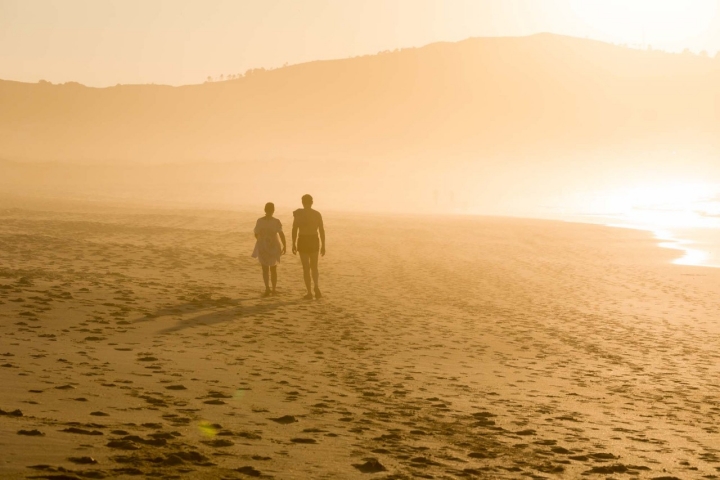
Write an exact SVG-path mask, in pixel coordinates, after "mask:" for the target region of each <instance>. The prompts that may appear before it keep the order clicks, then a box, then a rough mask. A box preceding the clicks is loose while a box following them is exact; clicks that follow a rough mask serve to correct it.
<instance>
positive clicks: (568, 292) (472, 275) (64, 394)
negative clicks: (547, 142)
mask: <svg viewBox="0 0 720 480" xmlns="http://www.w3.org/2000/svg"><path fill="white" fill-rule="evenodd" d="M318 208H319V209H321V210H322V204H321V202H319V203H318ZM0 216H1V217H2V222H0V335H2V339H3V340H2V343H0V381H1V382H2V385H3V388H2V389H0V450H2V452H3V454H2V458H1V459H0V476H2V478H8V479H13V478H64V479H73V478H78V479H80V478H132V477H134V476H141V475H142V476H148V477H150V476H152V477H162V478H181V477H183V478H185V477H187V478H208V479H213V478H218V479H219V478H249V477H260V478H272V477H274V478H288V479H290V478H297V479H304V478H385V479H401V478H408V479H409V478H518V477H521V476H522V477H525V476H527V477H531V478H551V477H556V476H563V477H566V478H576V477H579V476H587V477H588V478H607V477H616V478H617V477H618V476H620V475H632V477H633V478H700V477H704V478H714V476H716V475H718V470H720V452H718V442H717V439H718V429H717V418H718V416H719V415H720V406H719V405H718V402H717V398H718V393H719V389H720V387H719V386H718V384H717V381H716V378H717V376H718V373H720V372H718V365H719V364H720V363H719V362H718V358H719V357H720V354H718V353H717V348H716V340H717V339H718V338H720V337H719V335H720V326H718V324H717V321H716V317H717V314H716V312H717V309H718V298H720V296H719V295H718V293H719V292H718V285H720V282H719V281H718V280H719V279H720V278H719V277H718V276H719V275H720V271H718V270H716V269H704V268H693V267H683V266H677V265H672V264H670V260H671V259H672V258H673V256H674V255H677V252H673V251H670V250H666V249H660V248H657V247H656V246H655V245H654V241H653V239H652V238H651V237H650V236H649V235H648V234H647V233H645V232H639V231H631V230H623V229H612V228H607V227H603V226H597V225H584V224H571V223H562V222H553V221H541V220H525V219H507V218H496V217H445V218H441V217H432V216H415V217H410V216H405V217H402V216H390V215H386V216H381V215H359V214H339V213H332V212H330V213H327V214H326V228H327V231H328V254H327V256H326V257H325V258H323V259H322V261H321V282H322V284H323V289H324V293H325V298H323V299H322V300H320V301H309V302H308V301H303V300H301V296H302V293H303V292H302V281H301V269H300V265H299V261H298V259H297V258H294V257H293V256H292V255H288V256H286V257H284V258H283V261H282V264H281V266H280V269H279V273H280V284H279V288H280V295H279V296H277V297H273V298H268V299H263V298H260V292H261V285H262V283H261V278H260V271H259V270H260V269H259V268H258V266H257V265H256V263H255V261H254V260H253V259H252V258H250V256H249V255H250V252H251V251H252V248H251V247H252V242H253V239H252V235H251V234H250V231H251V228H252V226H253V224H254V220H255V218H256V217H257V216H259V214H254V213H252V212H247V211H221V210H191V209H185V210H181V209H177V208H175V209H169V208H165V209H163V208H153V209H150V208H140V207H133V208H131V207H112V206H108V205H101V204H97V203H95V204H91V203H74V204H73V203H66V204H59V203H42V202H40V201H38V202H36V203H34V204H29V203H23V202H15V203H12V204H10V203H8V202H7V201H4V203H3V205H2V210H0ZM278 217H279V218H280V219H281V220H282V221H283V222H284V223H285V224H286V225H289V223H290V222H289V211H287V212H284V211H280V212H278Z"/></svg>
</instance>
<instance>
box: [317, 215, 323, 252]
mask: <svg viewBox="0 0 720 480" xmlns="http://www.w3.org/2000/svg"><path fill="white" fill-rule="evenodd" d="M318 217H320V225H319V226H318V232H320V255H322V256H323V257H324V256H325V226H324V225H323V219H322V215H320V213H319V212H318Z"/></svg>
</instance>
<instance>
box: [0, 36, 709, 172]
mask: <svg viewBox="0 0 720 480" xmlns="http://www.w3.org/2000/svg"><path fill="white" fill-rule="evenodd" d="M0 105H2V109H0V158H3V159H6V160H12V161H16V162H27V161H32V162H38V161H40V162H48V161H51V162H61V163H66V162H70V163H81V164H101V165H110V166H114V167H117V166H127V165H139V166H142V165H151V164H154V165H161V164H180V163H185V164H186V163H195V164H198V163H199V164H205V163H206V162H226V163H227V162H241V163H243V164H247V163H248V162H249V163H250V164H255V165H262V166H263V167H258V168H273V167H272V166H273V165H284V164H286V163H289V164H291V165H295V166H297V165H307V166H308V168H309V169H310V170H312V171H313V172H316V173H317V174H322V175H325V174H326V173H327V172H330V173H331V174H332V175H335V173H338V172H339V173H338V175H339V174H340V173H343V172H344V173H343V175H344V176H345V177H347V176H348V175H350V176H351V177H352V176H353V175H354V174H355V172H356V171H357V169H358V168H361V169H362V168H367V169H369V171H377V172H378V175H379V174H380V173H381V171H382V172H383V175H387V174H388V173H389V172H390V170H392V169H393V168H397V169H399V170H400V171H407V169H408V168H409V169H414V170H423V171H425V172H433V173H432V174H431V176H433V177H435V178H436V177H437V172H438V170H437V169H441V170H442V169H443V168H445V167H448V166H449V165H454V166H456V167H457V168H462V169H470V170H471V171H472V172H474V174H476V175H479V176H482V175H483V174H490V173H493V174H494V173H497V172H499V170H502V168H510V167H512V168H511V169H510V170H508V171H507V172H508V173H507V175H509V177H508V178H511V177H512V169H517V168H522V169H530V170H533V169H535V171H536V173H538V174H544V173H547V172H548V171H550V170H568V169H577V168H580V167H578V161H579V160H578V158H579V155H582V156H583V158H584V159H585V160H583V161H582V162H580V163H582V165H581V167H582V168H581V169H584V171H586V170H587V168H595V167H597V162H598V161H600V162H601V163H602V164H603V165H604V166H606V167H607V168H610V169H617V168H628V165H629V164H631V165H633V167H632V168H637V170H638V172H639V171H642V170H643V168H645V167H646V166H647V165H646V164H645V163H644V162H647V158H646V157H647V155H648V152H651V154H652V155H653V156H654V157H653V158H655V159H656V158H657V156H658V155H659V156H660V157H662V158H663V162H665V164H667V165H679V164H680V163H682V162H681V161H680V160H677V159H673V155H675V154H676V153H677V152H683V155H684V156H685V158H687V156H688V155H690V156H692V157H693V158H694V159H695V161H696V164H697V168H698V169H700V170H702V171H703V172H711V171H712V172H714V168H715V167H714V166H713V162H711V161H710V160H709V159H710V158H711V157H712V156H713V155H714V153H716V152H717V151H718V149H720V135H718V133H720V132H719V130H720V129H719V128H718V127H719V126H720V60H713V59H709V58H704V57H699V56H694V55H680V54H670V53H664V52H658V51H640V50H635V49H629V48H623V47H619V46H614V45H610V44H605V43H602V42H598V41H592V40H585V39H577V38H571V37H563V36H557V35H549V34H541V35H534V36H530V37H520V38H473V39H468V40H465V41H461V42H457V43H436V44H431V45H428V46H425V47H422V48H411V49H404V50H400V51H395V52H390V53H383V54H378V55H372V56H364V57H357V58H351V59H343V60H332V61H318V62H311V63H306V64H300V65H294V66H289V67H285V68H281V69H277V70H272V71H262V72H259V73H254V74H252V75H248V76H246V77H244V78H241V79H237V80H231V81H225V82H215V83H206V84H202V85H189V86H182V87H170V86H159V85H118V86H115V87H109V88H89V87H85V86H82V85H79V84H64V85H52V84H47V83H40V84H26V83H18V82H9V81H1V82H0ZM628 158H631V160H628ZM643 158H645V160H643ZM598 159H600V160H598ZM260 161H262V162H261V163H256V162H260ZM268 161H270V162H273V163H267V162H268ZM276 162H280V163H276ZM268 165H270V167H268ZM343 165H345V166H343ZM358 165H360V166H361V167H358ZM363 165H364V166H365V167H362V166H363ZM368 165H369V166H368ZM393 165H394V166H395V167H393ZM458 166H461V167H458ZM501 166H502V168H501ZM668 168H670V167H668ZM378 169H379V170H378ZM382 169H384V170H382ZM388 169H389V170H388ZM333 171H337V172H335V173H332V172H333ZM328 175H330V174H328ZM332 175H331V176H332ZM343 175H340V176H338V177H337V178H345V177H343ZM368 175H370V176H372V175H371V174H368ZM461 176H462V175H461ZM378 178H380V177H378ZM547 181H550V180H547Z"/></svg>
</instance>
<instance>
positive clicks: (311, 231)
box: [292, 195, 325, 300]
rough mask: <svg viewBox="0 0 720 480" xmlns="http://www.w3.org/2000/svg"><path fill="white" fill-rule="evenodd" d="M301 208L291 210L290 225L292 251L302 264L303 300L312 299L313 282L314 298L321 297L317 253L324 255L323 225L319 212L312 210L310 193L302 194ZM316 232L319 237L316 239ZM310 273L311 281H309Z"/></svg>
mask: <svg viewBox="0 0 720 480" xmlns="http://www.w3.org/2000/svg"><path fill="white" fill-rule="evenodd" d="M302 204H303V208H299V209H297V210H295V211H294V212H293V226H292V242H293V245H292V252H293V255H295V254H296V253H299V254H300V261H301V262H302V266H303V278H304V280H305V288H306V289H307V295H305V297H304V298H305V300H312V299H313V294H312V292H313V290H311V288H310V287H311V286H312V283H314V284H315V289H314V292H315V298H317V299H319V298H322V293H320V284H319V279H320V274H319V272H318V253H319V254H320V255H322V256H325V227H324V226H323V219H322V215H320V212H318V211H317V210H313V208H312V205H313V198H312V196H310V195H303V197H302ZM318 234H320V238H319V239H318ZM311 275H312V283H311V281H310V280H311Z"/></svg>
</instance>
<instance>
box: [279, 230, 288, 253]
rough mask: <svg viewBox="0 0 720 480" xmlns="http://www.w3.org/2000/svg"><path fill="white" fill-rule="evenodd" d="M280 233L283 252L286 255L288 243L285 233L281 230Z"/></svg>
mask: <svg viewBox="0 0 720 480" xmlns="http://www.w3.org/2000/svg"><path fill="white" fill-rule="evenodd" d="M279 235H280V241H281V242H282V246H283V248H282V252H281V253H282V254H283V255H285V249H286V248H287V245H286V244H285V234H284V233H283V232H282V231H281V232H280V233H279Z"/></svg>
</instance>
